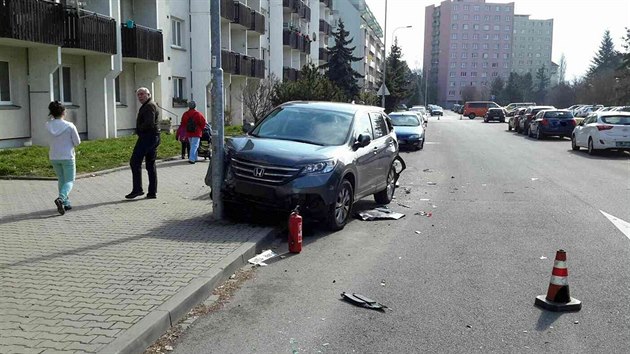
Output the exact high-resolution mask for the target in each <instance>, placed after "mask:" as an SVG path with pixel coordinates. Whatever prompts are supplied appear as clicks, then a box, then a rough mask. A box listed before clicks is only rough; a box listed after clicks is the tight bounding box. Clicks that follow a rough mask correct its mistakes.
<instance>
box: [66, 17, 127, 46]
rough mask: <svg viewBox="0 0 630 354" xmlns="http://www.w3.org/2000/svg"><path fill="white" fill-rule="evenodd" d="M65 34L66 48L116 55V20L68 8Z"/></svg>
mask: <svg viewBox="0 0 630 354" xmlns="http://www.w3.org/2000/svg"><path fill="white" fill-rule="evenodd" d="M63 34H64V43H63V46H64V47H67V48H77V49H85V50H91V51H94V52H101V53H107V54H116V20H114V19H113V18H111V17H107V16H103V15H99V14H97V13H94V12H88V11H84V10H76V9H70V8H66V9H65V14H64V25H63Z"/></svg>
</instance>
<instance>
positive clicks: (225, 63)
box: [221, 50, 238, 74]
mask: <svg viewBox="0 0 630 354" xmlns="http://www.w3.org/2000/svg"><path fill="white" fill-rule="evenodd" d="M237 55H238V53H234V52H230V51H227V50H222V51H221V67H222V69H223V72H225V73H227V74H236V73H237V62H238V59H237V57H236V56H237Z"/></svg>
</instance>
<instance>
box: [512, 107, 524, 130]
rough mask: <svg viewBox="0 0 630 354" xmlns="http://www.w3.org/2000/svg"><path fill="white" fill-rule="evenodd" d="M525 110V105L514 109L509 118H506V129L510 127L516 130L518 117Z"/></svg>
mask: <svg viewBox="0 0 630 354" xmlns="http://www.w3.org/2000/svg"><path fill="white" fill-rule="evenodd" d="M526 110H527V108H526V107H521V108H517V109H515V110H514V113H513V114H512V115H511V116H510V118H508V131H511V130H512V129H514V130H516V131H518V130H517V128H518V119H519V117H520V116H521V115H523V113H525V111H526Z"/></svg>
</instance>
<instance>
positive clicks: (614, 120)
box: [394, 116, 630, 125]
mask: <svg viewBox="0 0 630 354" xmlns="http://www.w3.org/2000/svg"><path fill="white" fill-rule="evenodd" d="M602 123H607V124H619V125H630V117H628V116H606V117H602ZM394 125H395V124H394Z"/></svg>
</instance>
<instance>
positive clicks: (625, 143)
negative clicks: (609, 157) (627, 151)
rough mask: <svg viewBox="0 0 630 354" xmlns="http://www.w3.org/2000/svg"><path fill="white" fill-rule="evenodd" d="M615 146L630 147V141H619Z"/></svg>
mask: <svg viewBox="0 0 630 354" xmlns="http://www.w3.org/2000/svg"><path fill="white" fill-rule="evenodd" d="M615 144H616V146H617V147H630V141H617V142H616V143H615Z"/></svg>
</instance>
